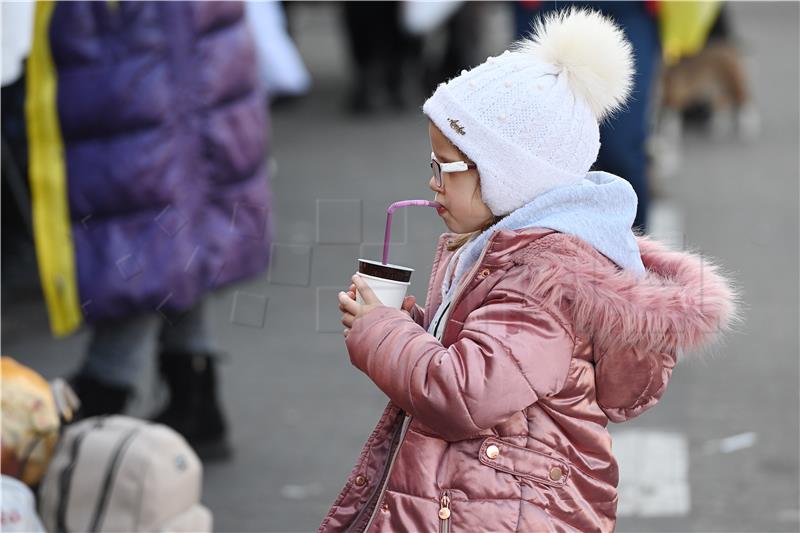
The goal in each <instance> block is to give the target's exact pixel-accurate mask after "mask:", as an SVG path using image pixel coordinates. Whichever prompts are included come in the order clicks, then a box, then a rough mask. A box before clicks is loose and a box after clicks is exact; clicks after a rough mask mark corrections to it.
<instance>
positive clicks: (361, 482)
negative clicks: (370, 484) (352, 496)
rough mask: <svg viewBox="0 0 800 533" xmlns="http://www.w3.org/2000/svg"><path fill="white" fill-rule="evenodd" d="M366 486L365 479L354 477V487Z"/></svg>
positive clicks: (359, 476)
mask: <svg viewBox="0 0 800 533" xmlns="http://www.w3.org/2000/svg"><path fill="white" fill-rule="evenodd" d="M366 484H367V478H365V477H364V476H361V475H358V476H356V486H359V487H363V486H364V485H366Z"/></svg>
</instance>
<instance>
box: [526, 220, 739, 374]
mask: <svg viewBox="0 0 800 533" xmlns="http://www.w3.org/2000/svg"><path fill="white" fill-rule="evenodd" d="M638 242H639V249H640V252H641V254H642V262H643V263H644V266H645V268H646V269H647V274H646V276H645V277H644V278H642V279H637V278H636V277H635V276H634V275H633V274H632V273H629V272H626V271H622V270H620V269H619V268H618V267H617V266H616V265H615V264H614V263H612V262H611V261H609V260H608V259H606V258H605V257H603V256H602V255H601V254H600V253H599V252H597V251H596V250H594V249H593V248H592V247H591V246H589V245H588V244H587V243H585V242H584V241H582V240H580V239H578V238H576V237H572V236H569V235H565V234H561V233H553V234H551V235H548V236H546V237H542V238H541V239H538V240H536V241H534V243H533V244H532V245H531V246H528V247H526V248H524V249H522V250H520V251H519V252H517V253H516V254H515V256H514V257H513V260H514V262H515V263H518V264H528V265H530V266H531V267H532V268H531V274H532V279H531V282H530V285H529V287H528V294H532V295H534V297H535V298H536V299H537V300H539V301H540V302H541V303H542V305H544V306H545V307H550V306H552V307H553V308H556V309H560V310H562V311H563V312H566V313H567V316H568V317H571V319H572V323H573V326H574V328H575V333H576V334H577V335H579V336H583V337H585V338H591V339H593V341H594V344H595V349H596V351H595V353H596V356H595V357H596V359H599V358H601V357H602V356H603V355H604V354H605V353H606V352H617V351H621V350H624V349H628V348H636V349H638V350H646V351H649V352H657V353H661V352H668V353H676V352H677V351H682V350H696V349H699V348H702V347H703V346H704V345H706V344H708V343H710V342H713V341H714V340H716V339H717V337H718V335H719V334H720V333H721V332H724V331H725V330H727V329H729V328H730V326H731V324H732V323H733V322H734V321H736V320H737V319H738V317H737V315H736V300H737V295H736V292H735V290H734V289H733V287H732V286H731V283H730V282H729V281H728V280H727V279H725V277H723V276H722V275H721V274H720V272H719V268H718V267H717V266H716V265H714V264H713V263H711V262H710V261H709V260H708V259H707V258H705V257H701V256H698V255H696V254H692V253H688V252H678V251H671V250H668V249H667V248H666V247H665V246H664V245H662V244H660V243H658V242H656V241H653V240H651V239H649V238H645V237H640V238H638Z"/></svg>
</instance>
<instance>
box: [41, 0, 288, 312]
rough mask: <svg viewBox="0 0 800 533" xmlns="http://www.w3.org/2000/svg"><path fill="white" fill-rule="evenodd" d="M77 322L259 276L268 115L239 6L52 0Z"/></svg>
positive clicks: (178, 303) (267, 234) (184, 303)
mask: <svg viewBox="0 0 800 533" xmlns="http://www.w3.org/2000/svg"><path fill="white" fill-rule="evenodd" d="M49 35H50V41H51V47H52V52H53V59H54V62H55V65H56V69H57V75H58V93H57V98H58V113H59V119H60V122H61V128H62V133H63V137H64V145H65V148H66V165H67V177H68V194H69V206H70V212H71V218H72V231H73V238H74V245H75V259H76V262H77V271H78V292H79V296H80V301H81V304H82V307H83V312H84V314H85V315H86V318H88V319H90V320H98V319H109V318H117V317H124V316H128V315H131V314H134V313H138V312H143V311H151V312H152V311H155V310H158V311H161V312H177V311H181V310H184V309H186V308H187V307H189V306H190V305H191V304H192V303H193V302H195V301H196V300H197V299H198V298H199V297H200V296H201V295H202V294H203V293H204V292H206V291H208V290H209V289H213V288H215V287H219V286H221V285H224V284H226V283H229V282H232V281H235V280H238V279H240V278H242V277H245V276H249V275H252V274H255V273H257V272H259V271H261V270H262V269H263V268H264V267H265V266H266V265H267V264H268V260H269V251H270V242H271V239H272V235H273V224H272V210H271V194H270V190H269V182H268V177H267V173H266V147H267V145H268V138H267V135H268V132H267V127H268V124H267V110H266V100H265V97H264V93H263V91H262V90H261V89H260V88H259V87H258V81H257V80H258V76H257V64H256V52H255V48H254V45H253V42H252V38H251V35H250V33H249V29H248V27H247V24H246V21H245V19H244V8H243V5H242V4H241V3H238V2H118V3H117V2H59V3H58V4H57V6H56V9H55V11H54V14H53V18H52V21H51V26H50V31H49Z"/></svg>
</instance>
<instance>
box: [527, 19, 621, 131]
mask: <svg viewBox="0 0 800 533" xmlns="http://www.w3.org/2000/svg"><path fill="white" fill-rule="evenodd" d="M515 51H517V52H522V53H530V54H533V55H534V56H536V57H537V58H539V59H540V60H542V61H545V62H547V63H551V64H553V65H556V66H559V67H561V68H563V69H564V70H565V71H566V73H567V75H568V76H569V83H570V86H571V87H572V90H573V91H574V92H575V93H576V94H577V95H579V96H581V97H582V98H583V99H584V100H585V101H586V102H587V103H588V104H589V107H590V109H591V110H592V112H594V114H595V116H596V117H597V118H598V120H602V119H603V118H605V117H606V116H608V115H610V114H612V113H614V112H615V111H617V110H619V109H620V108H621V107H622V106H623V105H624V104H625V101H626V100H627V98H628V95H629V94H630V92H631V88H632V85H633V71H634V67H633V49H632V48H631V45H630V43H629V42H628V40H627V39H626V38H625V35H624V34H623V32H622V30H621V29H619V28H618V27H617V25H616V24H614V22H613V21H612V20H611V19H609V18H607V17H605V16H603V15H601V14H600V13H598V12H597V11H592V10H588V9H575V8H572V9H570V10H568V11H566V10H565V11H561V12H558V13H554V14H550V15H548V16H547V17H545V18H544V20H539V21H538V22H537V23H536V26H535V28H534V31H533V35H532V36H531V38H530V39H526V40H524V41H522V42H520V43H518V44H517V46H516V47H515Z"/></svg>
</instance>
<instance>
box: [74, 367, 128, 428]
mask: <svg viewBox="0 0 800 533" xmlns="http://www.w3.org/2000/svg"><path fill="white" fill-rule="evenodd" d="M69 384H70V386H71V387H72V390H73V391H75V394H76V395H77V396H78V399H79V400H80V401H81V405H80V408H79V409H78V412H77V413H76V415H75V419H76V420H80V419H83V418H89V417H91V416H99V415H115V414H119V413H122V412H123V411H125V406H126V405H127V404H128V399H130V397H131V395H132V394H133V389H132V388H131V387H120V386H117V385H110V384H106V383H102V382H101V381H98V380H96V379H95V378H93V377H90V376H85V375H82V374H79V375H77V376H75V377H73V378H72V379H70V380H69Z"/></svg>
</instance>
